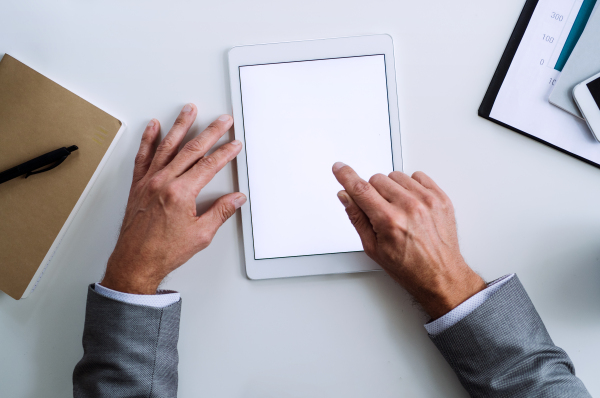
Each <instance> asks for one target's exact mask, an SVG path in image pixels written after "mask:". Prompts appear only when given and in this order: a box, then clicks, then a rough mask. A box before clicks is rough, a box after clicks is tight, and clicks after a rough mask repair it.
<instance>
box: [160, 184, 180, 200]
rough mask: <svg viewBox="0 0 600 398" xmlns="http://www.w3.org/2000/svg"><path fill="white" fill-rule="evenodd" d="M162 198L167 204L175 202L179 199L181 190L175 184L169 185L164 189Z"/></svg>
mask: <svg viewBox="0 0 600 398" xmlns="http://www.w3.org/2000/svg"><path fill="white" fill-rule="evenodd" d="M163 195H164V196H163V197H164V199H165V201H167V202H169V203H173V202H177V201H179V200H180V198H181V189H180V188H179V186H178V185H176V184H169V185H167V186H166V187H165V188H164V193H163Z"/></svg>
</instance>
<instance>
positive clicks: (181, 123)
mask: <svg viewBox="0 0 600 398" xmlns="http://www.w3.org/2000/svg"><path fill="white" fill-rule="evenodd" d="M186 125H187V122H186V120H185V117H183V116H179V117H177V119H175V122H174V123H173V127H175V128H185V127H186Z"/></svg>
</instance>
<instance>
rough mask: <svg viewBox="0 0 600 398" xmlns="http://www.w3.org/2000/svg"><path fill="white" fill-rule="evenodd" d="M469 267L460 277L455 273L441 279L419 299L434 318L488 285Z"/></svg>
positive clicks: (447, 311)
mask: <svg viewBox="0 0 600 398" xmlns="http://www.w3.org/2000/svg"><path fill="white" fill-rule="evenodd" d="M467 269H468V271H467V272H464V273H461V275H459V276H458V278H456V276H455V275H453V276H450V277H446V278H443V279H441V280H440V281H439V282H438V283H435V284H434V286H435V288H434V289H432V290H431V291H429V292H427V294H425V295H423V297H421V299H417V301H419V302H420V303H421V305H422V306H423V309H424V310H425V311H426V312H427V314H429V316H430V317H431V318H432V319H434V320H435V319H438V318H441V317H442V316H444V315H446V314H447V313H449V312H450V311H452V310H453V309H455V308H456V307H458V306H459V305H460V304H462V303H464V302H465V301H467V300H468V299H469V298H471V297H473V296H474V295H476V294H477V293H479V292H481V291H482V290H484V289H485V288H486V287H487V285H486V283H485V281H484V280H483V279H482V278H481V277H480V276H479V275H477V274H476V273H475V272H474V271H472V270H471V269H470V268H468V266H467Z"/></svg>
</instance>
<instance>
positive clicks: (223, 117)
mask: <svg viewBox="0 0 600 398" xmlns="http://www.w3.org/2000/svg"><path fill="white" fill-rule="evenodd" d="M229 119H231V116H229V115H221V116H219V120H220V121H222V122H228V121H229Z"/></svg>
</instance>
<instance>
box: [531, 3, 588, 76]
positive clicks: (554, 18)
mask: <svg viewBox="0 0 600 398" xmlns="http://www.w3.org/2000/svg"><path fill="white" fill-rule="evenodd" d="M553 3H554V4H551V7H550V8H551V9H552V10H554V11H550V18H549V20H546V21H545V23H544V31H545V32H546V33H543V34H542V39H543V40H544V41H545V42H547V43H549V44H551V47H549V48H548V49H547V51H548V55H547V56H545V57H543V58H542V59H541V60H540V64H541V65H546V66H547V67H549V68H552V69H554V70H557V71H559V72H561V71H562V70H563V68H564V66H565V64H566V63H567V60H568V59H569V56H570V55H571V52H573V49H574V48H575V44H577V41H578V40H579V37H581V34H582V33H583V29H584V28H585V25H586V23H587V21H588V20H589V19H590V15H591V14H592V11H593V9H594V6H595V4H596V0H575V1H554V2H553Z"/></svg>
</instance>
